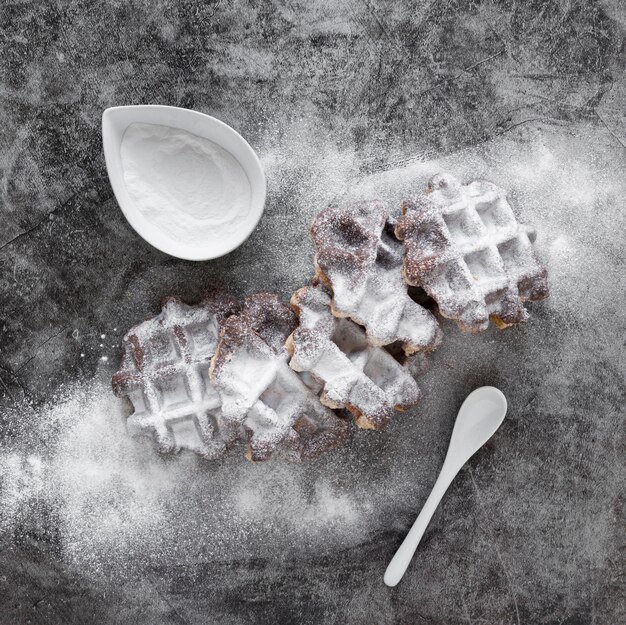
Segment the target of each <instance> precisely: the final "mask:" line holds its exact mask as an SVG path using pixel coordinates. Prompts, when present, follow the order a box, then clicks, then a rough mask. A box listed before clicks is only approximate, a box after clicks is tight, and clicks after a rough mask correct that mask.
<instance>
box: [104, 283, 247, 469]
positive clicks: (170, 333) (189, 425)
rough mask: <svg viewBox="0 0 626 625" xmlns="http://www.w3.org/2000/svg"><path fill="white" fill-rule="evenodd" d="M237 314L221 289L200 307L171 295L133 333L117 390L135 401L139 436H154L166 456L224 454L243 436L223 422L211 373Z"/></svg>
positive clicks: (132, 423) (131, 424)
mask: <svg viewBox="0 0 626 625" xmlns="http://www.w3.org/2000/svg"><path fill="white" fill-rule="evenodd" d="M237 309H238V306H237V303H236V302H235V300H233V299H232V298H231V297H230V296H228V295H227V294H225V293H223V292H221V291H216V292H213V293H212V294H210V295H209V296H208V297H207V298H206V299H204V300H203V301H202V302H201V303H200V304H198V305H197V306H188V305H187V304H185V303H183V302H182V301H180V300H179V299H176V298H169V299H167V300H165V302H164V304H163V309H162V311H161V313H160V314H159V315H158V316H156V317H154V318H152V319H149V320H148V321H145V322H144V323H142V324H140V325H138V326H136V327H135V328H133V329H132V330H130V331H129V332H128V334H127V335H126V336H125V337H124V340H123V346H124V355H123V358H122V364H121V368H120V370H119V371H118V372H117V373H116V374H115V375H114V376H113V380H112V386H113V391H114V392H115V394H116V395H118V396H120V397H125V398H127V399H128V400H129V401H130V404H131V406H132V409H133V412H132V414H131V415H130V416H129V417H128V420H127V426H128V430H129V431H130V432H131V433H132V434H140V435H148V436H151V437H152V438H153V439H154V440H155V442H156V445H157V447H158V449H159V450H160V451H162V452H177V451H180V450H183V449H185V450H190V451H193V452H196V453H197V454H199V455H201V456H203V457H205V458H207V459H214V458H217V457H219V456H221V455H222V454H223V453H224V452H225V450H226V447H227V446H228V445H229V444H230V443H231V442H233V441H234V440H235V439H236V438H237V437H238V435H239V432H238V428H237V426H236V425H234V424H232V423H231V422H230V421H227V420H224V419H223V418H222V412H221V401H220V398H219V395H218V393H217V391H216V390H215V388H214V387H213V385H212V384H211V383H210V381H209V378H208V375H207V373H208V369H209V366H210V361H211V357H212V356H213V354H214V352H215V348H216V346H217V341H218V335H219V327H220V325H221V324H222V323H223V321H224V320H225V318H226V317H227V316H228V315H230V314H232V313H234V312H236V311H237Z"/></svg>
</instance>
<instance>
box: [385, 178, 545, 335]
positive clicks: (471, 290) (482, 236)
mask: <svg viewBox="0 0 626 625" xmlns="http://www.w3.org/2000/svg"><path fill="white" fill-rule="evenodd" d="M428 191H429V194H428V195H427V196H425V197H419V198H415V199H412V200H409V201H405V202H404V204H403V207H402V212H403V216H402V217H401V218H400V220H399V221H398V224H397V226H396V235H397V237H398V238H399V239H401V240H403V241H404V246H405V254H404V264H403V270H402V273H403V276H404V279H405V280H406V282H408V284H410V285H414V286H419V287H422V288H423V289H424V290H425V291H426V292H427V293H428V295H430V296H431V297H432V298H433V299H434V300H435V301H436V302H437V304H438V306H439V311H440V312H441V314H442V315H443V316H444V317H448V318H450V319H454V320H455V321H456V322H457V324H458V325H459V327H460V328H461V329H462V330H463V331H465V332H478V331H480V330H484V329H486V328H487V327H488V326H489V320H490V319H491V320H492V321H493V322H494V323H495V325H496V326H498V327H499V328H503V327H506V326H510V325H513V324H518V323H521V322H524V321H526V320H527V319H528V311H527V310H526V308H525V307H524V305H523V302H525V301H534V300H541V299H544V298H546V297H548V285H547V274H546V270H545V268H544V267H542V266H541V265H540V264H539V263H538V262H537V259H536V258H535V255H534V252H533V247H532V243H531V242H532V241H534V231H533V230H532V229H531V228H528V227H527V226H523V225H521V224H519V223H518V222H517V220H516V219H515V215H514V214H513V211H512V209H511V206H510V205H509V203H508V202H507V199H506V194H505V192H504V191H503V190H502V189H500V188H499V187H497V186H496V185H495V184H493V183H491V182H487V181H485V180H476V181H474V182H472V183H470V184H468V185H461V183H460V182H459V181H458V180H457V179H456V178H454V177H453V176H451V175H449V174H439V175H437V176H435V177H434V178H432V179H431V181H430V182H429V183H428Z"/></svg>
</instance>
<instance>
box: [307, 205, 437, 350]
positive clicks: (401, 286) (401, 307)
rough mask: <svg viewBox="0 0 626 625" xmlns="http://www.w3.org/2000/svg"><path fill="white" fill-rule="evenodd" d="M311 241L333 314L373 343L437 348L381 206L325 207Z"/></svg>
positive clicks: (431, 326)
mask: <svg viewBox="0 0 626 625" xmlns="http://www.w3.org/2000/svg"><path fill="white" fill-rule="evenodd" d="M311 238H312V239H313V242H314V244H315V247H316V255H315V264H316V274H317V278H318V279H319V280H320V281H321V282H323V283H324V284H325V285H326V286H327V287H329V288H330V289H331V293H332V301H331V306H332V311H333V314H334V315H335V316H337V317H350V318H351V319H352V320H353V321H355V322H356V323H359V324H360V325H362V326H364V327H365V330H366V332H367V337H368V339H369V342H370V343H371V344H372V345H379V346H383V345H389V344H391V343H394V342H396V341H400V342H401V343H402V345H403V348H404V351H405V352H406V353H407V354H412V353H414V352H417V351H424V350H427V351H430V350H432V349H434V348H436V347H437V346H438V345H439V343H440V342H441V337H442V334H441V330H440V328H439V324H438V323H437V320H436V319H435V317H434V316H433V315H432V314H431V313H430V312H429V311H428V310H426V309H425V308H423V307H422V306H420V305H419V304H417V303H416V302H414V301H413V300H412V299H411V298H410V297H409V295H408V293H407V285H406V284H405V283H404V281H403V280H402V274H401V269H402V255H403V246H402V243H400V242H399V241H398V240H397V239H396V238H395V236H394V234H393V226H392V224H391V223H390V222H389V221H388V214H387V211H386V209H385V207H384V205H383V204H382V203H381V202H377V201H370V202H359V203H356V204H349V205H347V206H343V207H340V208H334V207H331V208H327V209H326V210H324V211H322V212H321V213H320V214H319V215H318V216H317V217H316V218H315V221H314V222H313V225H312V226H311Z"/></svg>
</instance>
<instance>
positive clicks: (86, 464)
mask: <svg viewBox="0 0 626 625" xmlns="http://www.w3.org/2000/svg"><path fill="white" fill-rule="evenodd" d="M0 17H1V19H0V28H1V31H0V32H1V35H2V36H1V38H0V49H1V58H2V64H1V67H0V121H1V123H0V172H1V184H0V211H1V218H2V228H0V623H3V624H5V623H6V624H7V625H9V624H10V625H16V624H22V623H32V624H53V623H59V624H61V623H63V624H65V625H67V624H74V623H77V624H78V623H80V624H84V623H99V624H109V623H120V624H122V623H124V624H126V623H137V624H139V623H146V624H151V625H155V624H157V623H215V624H217V623H220V624H224V625H241V624H248V623H256V624H260V623H268V624H270V623H271V624H274V623H285V624H292V623H293V624H296V623H297V624H300V623H302V624H308V623H315V624H319V623H324V624H326V623H328V624H331V623H332V624H342V625H346V624H354V625H356V624H358V625H361V624H362V625H372V624H376V625H384V624H404V625H414V624H418V623H430V624H438V623H441V624H443V623H446V624H447V623H470V624H471V623H490V624H495V623H503V624H517V625H520V624H523V623H534V624H546V625H548V624H554V625H556V624H557V623H559V624H568V625H583V624H616V623H620V622H622V623H623V622H626V605H625V597H626V591H625V588H624V586H625V583H626V532H625V527H626V516H625V515H626V502H625V493H626V474H625V471H624V458H625V457H626V454H625V451H626V440H625V431H624V429H625V428H624V416H625V413H624V406H625V405H626V386H625V381H624V373H625V357H624V353H625V350H624V337H625V336H626V312H625V308H626V307H625V306H624V303H625V302H624V292H625V286H626V284H625V282H626V280H625V278H624V276H625V275H626V266H625V265H626V263H625V262H624V243H625V235H624V232H625V231H626V230H625V226H626V223H625V222H626V218H625V215H626V210H625V207H624V198H625V197H626V176H625V175H624V172H625V166H626V147H625V146H626V118H625V113H624V111H625V110H626V109H625V108H624V98H625V97H626V73H625V65H626V60H625V56H624V50H625V39H624V33H625V27H626V11H625V10H624V8H623V3H622V2H620V1H619V0H606V1H604V2H592V1H590V0H562V1H553V2H550V1H529V2H512V1H497V0H491V1H485V2H480V1H477V2H459V1H454V0H440V1H439V2H429V1H420V2H416V3H410V2H400V1H396V0H390V1H382V0H358V1H356V0H348V1H347V2H342V3H339V2H337V3H335V2H328V1H326V0H274V1H272V2H258V1H252V0H235V1H233V2H221V1H220V2H217V1H204V0H203V1H200V0H182V1H175V0H160V1H159V2H153V1H150V0H124V1H118V0H112V1H103V0H99V1H97V2H78V1H75V0H71V1H68V2H34V1H32V0H21V1H13V0H6V1H5V2H3V3H2V6H1V7H0ZM138 103H144V104H153V103H158V104H170V105H176V106H182V107H188V108H193V109H196V110H199V111H202V112H205V113H209V114H211V115H214V116H215V117H218V118H220V119H222V120H224V121H225V122H227V123H228V124H230V125H232V126H233V127H234V128H236V129H237V130H238V131H239V132H241V133H242V134H243V135H244V136H245V137H246V138H247V139H248V141H249V142H250V143H251V145H252V146H253V147H254V148H255V149H256V150H257V151H258V153H259V156H260V158H261V160H262V162H263V165H264V167H265V169H266V172H267V177H268V200H267V204H266V211H265V215H264V217H263V219H262V221H261V223H260V224H259V226H258V228H257V230H256V231H255V232H254V233H253V235H252V236H251V237H250V239H249V240H248V241H247V242H246V243H245V244H244V245H243V246H241V247H240V248H239V249H238V250H236V251H235V252H233V253H231V254H229V255H228V256H226V257H224V258H222V259H219V260H215V261H212V262H205V263H190V262H185V261H180V260H177V259H174V258H171V257H168V256H166V255H164V254H162V253H160V252H158V251H156V250H154V249H152V248H151V247H150V246H149V245H147V244H146V243H144V242H143V241H142V240H141V239H140V238H139V237H138V236H137V235H136V234H135V233H134V232H133V231H132V229H131V228H130V226H129V225H128V224H127V222H126V221H125V220H124V218H123V216H122V214H121V212H120V210H119V208H118V206H117V204H116V201H115V199H114V197H113V193H112V191H111V188H110V186H109V184H108V180H107V175H106V170H105V165H104V159H103V155H102V149H101V134H100V123H101V115H102V111H103V110H104V109H105V108H106V107H109V106H114V105H123V104H138ZM442 169H446V170H448V171H450V172H452V173H454V174H455V175H457V177H459V178H461V179H463V180H471V179H473V178H476V177H485V178H489V179H491V180H493V181H494V182H496V183H497V184H500V185H501V186H503V187H505V188H506V189H507V190H508V191H509V197H510V200H511V203H512V204H513V206H514V208H515V210H516V212H517V214H518V216H519V218H520V220H522V221H525V222H527V223H532V224H534V225H535V226H536V227H537V230H538V237H537V247H538V250H539V253H540V255H541V257H542V258H543V260H544V261H545V263H546V265H547V266H548V270H549V275H550V284H551V290H552V297H551V299H550V300H548V301H546V302H543V303H540V304H535V305H533V306H531V320H530V322H529V323H528V324H527V325H525V326H524V327H520V328H516V329H509V330H506V331H497V330H495V329H490V330H488V331H486V332H484V333H482V334H481V335H478V336H469V335H464V334H461V333H460V332H459V331H458V330H457V328H456V327H455V325H454V324H453V323H449V322H446V323H445V324H444V326H443V327H444V333H445V340H444V343H443V345H442V347H441V349H440V350H439V351H438V352H437V353H436V354H435V356H434V357H433V358H432V362H431V366H430V369H429V371H428V372H427V373H426V374H425V375H423V376H422V377H421V378H420V381H419V383H420V385H421V387H422V389H423V390H424V400H423V401H422V403H421V404H420V405H419V406H417V407H416V408H415V409H413V410H411V411H409V412H407V413H405V414H403V415H399V416H398V417H397V418H396V419H395V420H394V421H393V423H392V424H391V426H390V427H389V428H388V429H387V430H385V431H384V432H380V433H372V432H364V431H356V430H354V431H353V432H352V434H351V438H350V440H349V442H348V444H347V445H346V446H345V447H344V448H343V449H341V450H338V451H336V452H333V453H331V454H328V455H327V456H325V457H323V458H321V459H320V460H318V461H316V462H314V463H312V464H309V465H303V466H298V467H291V466H288V465H281V464H280V463H276V462H270V463H266V464H263V465H252V464H247V463H245V462H244V461H243V460H242V459H241V450H237V449H235V450H233V451H232V452H231V453H229V455H228V456H227V457H226V458H224V459H223V460H222V461H220V462H217V463H213V464H211V463H205V462H201V461H199V460H197V459H195V458H188V457H177V458H172V459H164V458H161V457H158V456H157V455H156V454H155V453H153V451H152V450H151V449H150V448H149V445H148V446H146V445H145V444H144V442H142V441H135V440H132V439H130V438H129V437H127V436H126V433H125V431H124V425H123V419H122V416H121V408H120V406H119V404H118V403H117V401H116V400H115V399H114V398H113V397H112V396H111V393H110V389H109V386H108V381H109V379H110V376H111V374H112V373H113V372H114V371H115V369H116V366H117V364H118V362H119V357H120V340H121V337H122V336H123V334H124V331H125V330H126V329H127V328H129V327H130V326H131V325H133V324H135V323H137V322H138V321H140V320H142V319H144V318H146V317H147V316H150V315H152V314H155V313H156V312H157V311H158V309H159V301H160V299H161V298H162V297H164V296H166V295H170V294H178V295H181V296H182V297H184V298H186V299H187V300H189V301H191V302H192V301H194V300H197V299H198V298H199V297H200V295H201V293H202V292H203V291H204V290H205V289H207V288H209V287H211V286H215V285H220V286H224V287H226V288H228V289H230V290H231V291H232V292H233V293H235V294H237V295H238V296H243V295H247V294H251V293H254V292H258V291H273V292H277V293H279V294H280V295H281V296H282V297H283V298H285V300H286V299H288V297H289V295H290V293H291V292H292V291H293V290H294V289H296V288H298V287H300V286H302V285H304V284H306V282H307V280H309V279H310V277H311V275H312V252H313V250H312V246H311V244H310V242H309V239H308V233H307V231H308V226H309V224H310V222H311V220H312V218H313V216H314V215H315V214H316V212H317V211H319V210H321V209H322V208H324V207H325V206H326V205H327V204H328V203H330V202H341V201H347V200H348V199H350V198H352V197H357V196H358V197H369V198H372V197H378V198H381V199H383V200H384V201H386V202H388V204H389V206H390V207H393V210H395V211H397V210H398V207H399V202H400V200H401V199H402V197H403V196H405V195H406V194H408V193H411V192H414V191H415V190H416V189H419V188H423V187H424V185H425V183H426V181H427V179H428V177H429V176H431V175H432V174H434V173H437V172H438V171H440V170H442ZM483 384H494V385H496V386H498V387H500V388H501V389H502V390H503V391H504V392H505V393H506V395H507V397H508V398H509V405H510V410H509V414H508V416H507V419H506V421H505V424H504V426H503V427H502V429H501V430H500V431H499V432H498V433H497V434H496V435H495V436H494V438H493V439H492V440H491V441H490V442H489V443H488V444H487V446H486V447H485V448H484V449H482V450H481V451H480V452H479V453H478V454H477V455H476V456H475V457H474V458H472V460H471V461H470V462H469V464H468V466H467V467H466V468H465V469H463V470H462V471H461V473H460V474H459V476H458V478H457V479H456V480H455V482H454V483H453V485H452V487H451V489H450V491H449V492H448V494H447V496H446V498H445V499H444V501H443V503H442V505H441V507H440V508H439V510H438V511H437V513H436V514H435V516H434V518H433V521H432V525H431V527H430V529H429V530H428V532H427V534H426V536H425V538H424V540H423V542H422V544H421V546H420V548H419V550H418V553H417V554H416V558H415V560H414V562H413V564H412V566H411V568H410V569H409V571H408V572H407V575H406V576H405V578H404V580H403V581H402V582H401V583H400V584H399V585H398V586H397V587H396V588H395V589H389V588H387V587H385V586H384V585H383V583H382V575H383V572H384V569H385V566H386V564H387V562H388V560H389V559H390V557H391V556H392V554H393V552H394V550H395V549H396V548H397V547H398V545H399V544H400V542H401V541H402V538H403V536H404V534H405V533H406V531H407V529H408V528H409V526H410V523H411V522H412V520H413V518H414V517H415V515H416V513H417V511H418V510H419V507H420V506H421V504H422V503H423V502H424V500H425V498H426V496H427V494H428V492H429V489H430V487H431V486H432V484H433V482H434V480H435V478H436V475H437V471H438V469H439V467H440V465H441V463H442V461H443V457H444V455H445V450H446V445H447V439H448V437H449V434H450V431H451V428H452V423H453V419H454V415H455V413H456V410H457V409H458V407H459V405H460V403H461V401H462V399H463V397H464V396H465V394H467V392H469V391H470V390H471V389H472V388H475V387H477V386H480V385H483Z"/></svg>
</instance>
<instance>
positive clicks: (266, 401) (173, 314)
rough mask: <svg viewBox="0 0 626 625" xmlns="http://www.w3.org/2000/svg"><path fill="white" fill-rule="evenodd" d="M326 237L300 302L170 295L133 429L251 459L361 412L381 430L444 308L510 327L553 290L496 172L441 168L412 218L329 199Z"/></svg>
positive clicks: (135, 341)
mask: <svg viewBox="0 0 626 625" xmlns="http://www.w3.org/2000/svg"><path fill="white" fill-rule="evenodd" d="M311 238H312V240H313V243H314V246H315V277H314V279H313V281H312V283H311V284H310V285H309V286H305V287H303V288H301V289H299V290H298V291H296V292H295V293H294V294H293V296H292V298H291V307H290V306H287V305H286V304H283V303H282V302H281V301H280V300H279V298H278V297H277V296H276V295H273V294H268V293H262V294H257V295H253V296H251V297H249V298H247V299H246V300H245V301H244V302H243V304H240V303H239V302H237V301H236V300H235V299H233V298H232V297H230V296H229V295H228V294H226V293H224V292H221V291H215V292H213V293H210V294H209V295H207V297H206V298H205V299H204V300H203V301H202V302H200V303H199V304H197V305H195V306H189V305H187V304H185V303H183V302H181V301H180V300H177V299H175V298H170V299H168V300H166V301H165V302H164V305H163V309H162V311H161V313H160V314H159V315H158V316H157V317H154V318H152V319H149V320H148V321H145V322H143V323H142V324H140V325H138V326H136V327H135V328H133V329H132V330H130V331H129V332H128V333H127V335H126V336H125V337H124V356H123V359H122V364H121V368H120V370H119V371H118V372H117V373H116V374H115V375H114V377H113V390H114V392H115V393H116V394H117V395H118V396H120V397H123V398H124V399H125V400H126V402H127V405H128V412H129V416H128V420H127V424H128V429H129V430H130V431H131V432H132V433H137V434H141V435H148V436H150V437H151V438H152V439H153V441H154V443H155V445H156V447H157V448H158V449H159V450H160V451H162V452H166V453H168V452H169V453H171V452H178V451H181V450H188V451H193V452H195V453H197V454H199V455H201V456H203V457H204V458H207V459H215V458H217V457H220V456H221V455H223V454H224V453H225V452H226V450H227V448H228V447H229V446H230V445H231V444H233V443H235V441H238V440H242V441H243V442H244V444H245V455H246V457H247V458H248V459H249V460H255V461H259V460H266V459H268V458H270V457H280V458H283V459H286V460H288V461H293V462H300V461H303V460H305V459H308V458H313V457H316V456H318V455H319V454H321V453H322V452H324V451H327V450H329V449H332V448H334V447H337V446H338V445H340V444H342V443H343V442H344V441H345V440H346V438H347V434H348V429H349V428H348V424H349V421H350V420H351V419H353V420H354V421H355V423H356V425H357V426H359V427H361V428H367V429H374V430H379V429H381V428H383V427H385V425H387V423H389V421H390V419H391V418H392V417H393V414H394V413H395V412H396V411H403V410H407V409H408V408H410V407H412V406H414V405H415V404H416V403H417V402H418V401H419V399H420V395H421V392H420V389H419V388H418V385H417V382H416V380H415V377H414V375H413V374H412V372H413V371H415V369H416V367H413V366H411V365H412V361H413V360H415V359H417V358H422V357H423V355H424V354H425V353H428V352H431V351H433V350H435V349H436V348H437V347H438V346H439V344H440V343H441V340H442V336H443V334H442V330H441V326H440V323H439V320H438V318H437V316H438V317H446V318H449V319H452V320H454V321H455V322H456V323H457V324H458V326H459V327H460V328H461V330H463V331H466V332H479V331H481V330H485V329H486V328H487V327H488V326H489V323H490V321H493V323H494V324H495V325H496V326H497V327H498V328H504V327H506V326H510V325H515V324H519V323H521V322H524V321H526V320H527V319H528V311H527V310H526V308H525V307H524V302H526V301H535V300H540V299H544V298H545V297H547V296H548V287H547V278H546V270H545V269H544V268H543V267H542V266H541V265H540V264H539V262H538V261H537V259H536V257H535V254H534V250H533V242H534V232H533V231H532V229H530V228H528V227H526V226H523V225H521V224H520V223H518V221H517V219H516V218H515V215H514V213H513V210H512V209H511V206H510V205H509V203H508V202H507V199H506V194H505V192H504V191H503V190H502V189H500V188H499V187H497V186H496V185H494V184H492V183H490V182H486V181H482V180H479V181H474V182H472V183H470V184H468V185H462V184H461V183H460V182H459V181H458V180H456V179H455V178H454V177H453V176H451V175H448V174H440V175H438V176H435V177H434V178H433V179H432V180H431V181H430V182H429V184H428V187H427V189H426V193H425V194H421V195H417V196H415V197H412V198H410V199H407V200H406V201H405V202H404V203H403V204H402V215H401V216H400V217H399V218H398V219H394V218H393V217H392V216H391V215H390V214H389V213H388V211H387V209H386V207H385V206H384V205H383V204H382V203H381V202H377V201H368V202H360V203H357V204H350V205H347V206H343V207H339V208H337V207H331V208H327V209H326V210H324V211H322V212H321V213H320V214H319V215H318V216H317V218H316V219H315V221H314V223H313V225H312V227H311ZM410 287H419V288H420V289H421V290H422V291H423V292H425V293H426V294H427V295H428V296H429V297H430V298H432V299H431V301H432V307H431V308H432V309H433V310H434V314H433V312H431V310H428V309H427V308H425V307H424V306H422V305H421V304H419V303H418V302H417V301H416V299H417V298H414V297H412V296H411V295H410V293H411V294H412V292H413V290H414V289H412V288H410ZM436 315H437V316H436Z"/></svg>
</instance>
